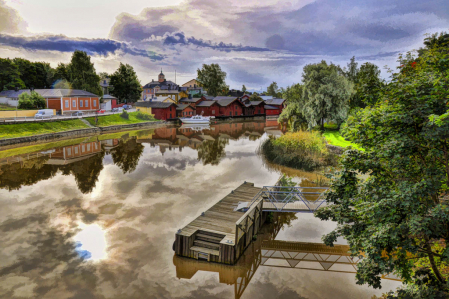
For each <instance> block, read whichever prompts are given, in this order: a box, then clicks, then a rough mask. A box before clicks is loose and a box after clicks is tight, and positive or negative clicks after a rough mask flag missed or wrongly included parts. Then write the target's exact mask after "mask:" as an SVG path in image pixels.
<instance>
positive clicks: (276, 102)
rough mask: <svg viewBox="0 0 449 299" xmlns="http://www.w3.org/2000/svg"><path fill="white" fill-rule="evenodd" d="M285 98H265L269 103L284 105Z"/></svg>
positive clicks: (266, 102)
mask: <svg viewBox="0 0 449 299" xmlns="http://www.w3.org/2000/svg"><path fill="white" fill-rule="evenodd" d="M284 102H285V100H284V99H271V100H265V104H267V105H282V104H284Z"/></svg>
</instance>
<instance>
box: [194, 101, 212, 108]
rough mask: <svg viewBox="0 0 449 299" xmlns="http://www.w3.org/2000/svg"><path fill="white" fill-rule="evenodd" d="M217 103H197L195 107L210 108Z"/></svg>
mask: <svg viewBox="0 0 449 299" xmlns="http://www.w3.org/2000/svg"><path fill="white" fill-rule="evenodd" d="M216 103H217V102H215V101H202V102H201V103H199V104H198V105H196V106H197V107H210V106H212V105H213V104H216Z"/></svg>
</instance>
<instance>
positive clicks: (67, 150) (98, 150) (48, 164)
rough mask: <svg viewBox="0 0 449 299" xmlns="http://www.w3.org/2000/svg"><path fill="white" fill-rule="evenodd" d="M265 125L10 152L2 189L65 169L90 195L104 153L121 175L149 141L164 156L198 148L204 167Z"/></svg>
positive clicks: (120, 136) (167, 130) (139, 134)
mask: <svg viewBox="0 0 449 299" xmlns="http://www.w3.org/2000/svg"><path fill="white" fill-rule="evenodd" d="M266 128H267V126H266V123H265V122H244V123H222V124H215V125H211V126H207V127H206V128H204V127H203V128H199V129H198V128H197V127H195V126H192V127H185V126H181V127H179V126H178V127H174V126H172V127H162V128H157V129H152V130H142V131H132V132H122V133H114V134H110V135H100V136H97V137H92V138H88V140H84V141H81V142H78V143H76V144H69V145H64V146H59V147H55V148H51V149H47V150H45V151H38V152H30V153H26V154H21V155H11V156H9V157H6V158H2V159H0V188H4V189H7V190H10V191H11V190H18V189H20V188H21V187H22V186H31V185H34V184H36V183H37V182H39V181H42V180H47V179H50V178H52V177H54V176H55V175H57V174H58V173H62V174H63V175H73V176H74V178H75V181H76V183H77V186H78V188H79V190H80V191H81V192H82V193H85V194H86V193H90V192H92V190H93V188H94V187H95V185H96V183H97V181H98V176H99V175H100V173H101V171H102V170H103V159H104V157H105V155H111V157H112V161H113V163H114V164H115V165H116V166H118V167H119V168H120V169H121V170H122V172H123V173H125V174H126V173H132V172H133V171H135V169H136V167H137V165H138V163H139V159H140V157H141V156H142V154H143V151H144V145H145V144H148V145H149V146H150V147H156V146H157V147H159V151H160V153H161V154H162V155H164V153H165V152H166V151H167V150H168V151H175V150H178V151H179V152H182V149H183V148H185V147H188V148H191V149H193V150H196V151H197V152H198V160H199V161H201V162H202V163H203V164H204V165H207V164H210V165H218V164H219V163H220V161H221V160H222V159H223V158H224V157H225V156H226V151H225V148H226V146H227V145H228V144H229V140H238V139H241V138H246V139H249V140H252V141H255V140H258V139H259V138H261V137H262V135H263V134H264V133H265V132H266ZM269 128H270V132H271V133H273V134H274V133H275V134H279V133H280V132H281V130H280V129H279V128H278V129H277V131H276V128H275V127H272V126H270V127H269ZM108 136H112V137H111V138H108ZM92 139H93V140H92ZM69 142H70V140H69V141H66V143H69ZM0 153H1V151H0Z"/></svg>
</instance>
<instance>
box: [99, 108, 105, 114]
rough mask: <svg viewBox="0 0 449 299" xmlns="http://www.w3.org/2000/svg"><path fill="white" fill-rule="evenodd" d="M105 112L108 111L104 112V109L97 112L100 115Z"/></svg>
mask: <svg viewBox="0 0 449 299" xmlns="http://www.w3.org/2000/svg"><path fill="white" fill-rule="evenodd" d="M105 112H106V110H104V109H100V110H97V113H100V114H103V113H105Z"/></svg>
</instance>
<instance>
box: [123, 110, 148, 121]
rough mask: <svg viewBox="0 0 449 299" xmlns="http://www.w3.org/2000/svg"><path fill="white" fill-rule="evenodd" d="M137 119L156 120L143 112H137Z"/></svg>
mask: <svg viewBox="0 0 449 299" xmlns="http://www.w3.org/2000/svg"><path fill="white" fill-rule="evenodd" d="M136 118H138V119H141V120H154V117H153V116H152V115H151V114H148V113H144V112H142V111H137V112H136ZM128 119H129V118H128Z"/></svg>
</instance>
